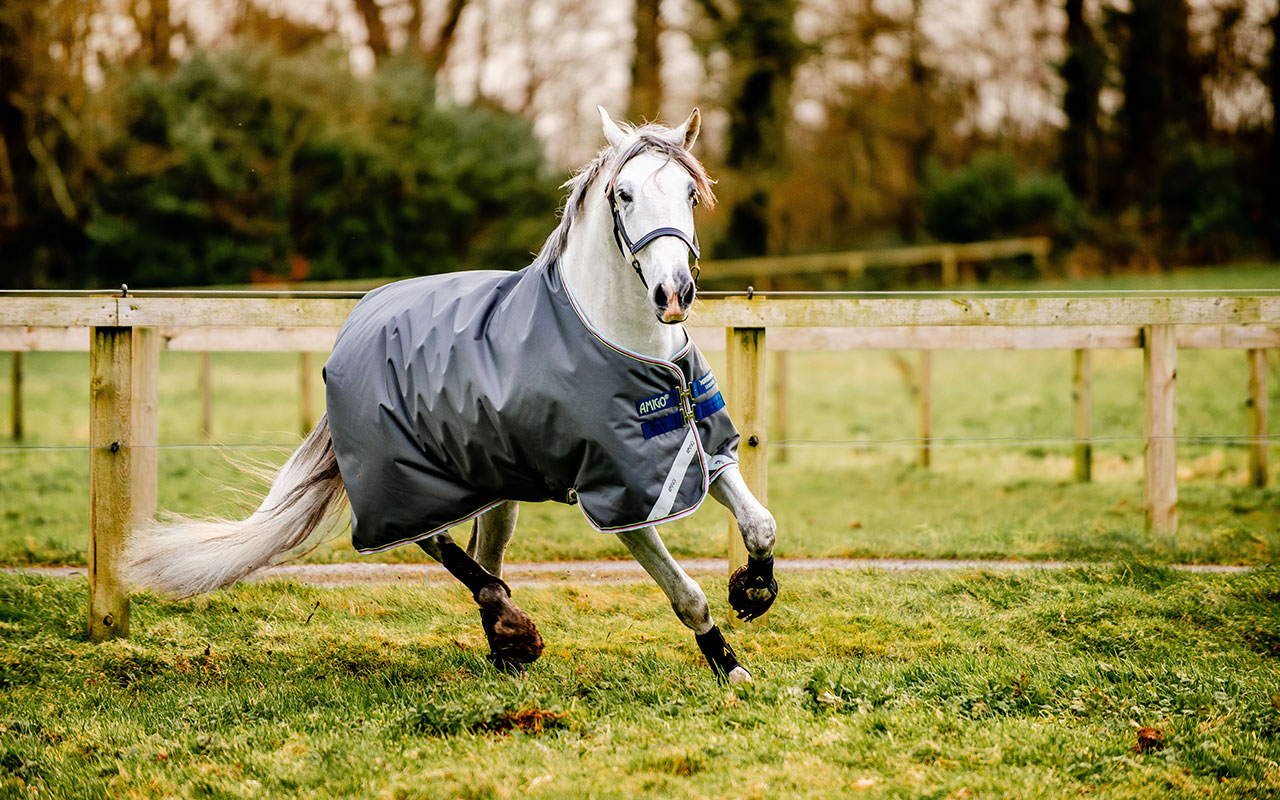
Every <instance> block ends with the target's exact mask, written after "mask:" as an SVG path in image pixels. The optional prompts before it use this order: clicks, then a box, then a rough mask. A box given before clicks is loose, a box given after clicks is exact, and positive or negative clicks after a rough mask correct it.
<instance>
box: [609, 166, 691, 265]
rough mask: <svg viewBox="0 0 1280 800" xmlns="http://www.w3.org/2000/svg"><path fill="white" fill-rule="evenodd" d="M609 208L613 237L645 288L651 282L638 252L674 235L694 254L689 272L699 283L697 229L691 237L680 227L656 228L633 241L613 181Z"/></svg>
mask: <svg viewBox="0 0 1280 800" xmlns="http://www.w3.org/2000/svg"><path fill="white" fill-rule="evenodd" d="M609 210H610V211H611V212H612V213H613V238H614V240H615V241H617V243H618V249H619V250H621V251H622V255H623V256H625V257H626V259H627V261H629V262H631V268H632V269H634V270H635V271H636V275H637V276H638V277H639V278H640V282H641V283H643V284H644V288H646V289H648V288H649V282H648V281H647V280H645V279H644V272H643V271H642V270H641V269H640V259H639V258H636V254H637V253H639V252H640V251H641V250H643V249H644V248H645V247H647V246H649V245H650V244H652V243H653V242H654V241H655V240H657V239H661V238H662V237H663V236H674V237H675V238H677V239H679V240H680V241H682V242H684V243H685V246H686V247H688V248H689V253H690V255H692V256H693V265H692V266H690V267H689V272H690V274H692V275H693V283H694V285H695V286H696V285H697V283H698V275H699V273H701V272H702V269H701V268H700V267H699V266H698V259H699V258H701V251H700V250H699V249H698V232H697V231H696V230H695V231H694V232H693V237H692V238H690V236H689V235H688V234H687V233H685V232H684V231H682V230H680V229H679V228H654V229H653V230H651V231H649V232H648V233H646V234H645V235H644V236H641V237H640V238H639V239H637V240H636V241H634V242H633V241H631V237H630V236H628V235H627V229H626V227H625V226H624V225H623V224H622V210H621V209H620V208H619V207H618V192H617V189H615V188H614V185H613V183H612V182H610V184H609Z"/></svg>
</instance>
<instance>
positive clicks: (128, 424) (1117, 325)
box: [0, 294, 1280, 639]
mask: <svg viewBox="0 0 1280 800" xmlns="http://www.w3.org/2000/svg"><path fill="white" fill-rule="evenodd" d="M355 302H356V299H355V298H346V297H341V298H338V297H312V298H307V297H296V296H264V295H254V296H239V297H227V296H217V295H215V294H210V295H202V296H183V297H170V296H158V295H151V296H147V295H144V296H128V297H118V296H108V295H101V296H86V295H75V296H66V297H56V296H47V295H26V296H24V295H14V296H0V350H13V351H26V350H32V349H65V350H72V349H85V348H87V349H88V350H89V353H90V388H91V399H90V448H91V455H90V486H91V493H90V506H91V512H90V538H91V545H90V573H91V576H90V582H91V603H90V612H91V613H90V621H89V629H90V633H91V635H92V636H93V638H95V639H104V638H109V637H112V636H122V635H126V634H127V632H128V594H127V590H126V587H125V584H124V581H123V576H122V575H121V572H120V564H119V553H120V548H121V546H122V544H123V542H124V537H125V536H126V535H127V532H128V531H129V530H130V529H131V528H132V527H133V526H135V525H137V524H140V523H141V522H143V521H145V520H147V519H149V518H150V517H151V516H152V515H153V514H154V512H155V487H156V465H155V460H154V454H155V451H154V448H152V447H146V445H154V444H155V441H156V440H155V420H156V400H155V397H156V395H155V386H156V375H157V373H158V363H159V361H158V358H157V354H158V353H159V351H160V349H162V348H163V347H167V348H168V349H174V350H178V349H187V350H198V351H209V350H216V349H231V350H280V349H283V350H298V351H304V352H305V351H322V350H326V349H328V347H329V346H331V345H332V341H333V334H334V331H335V330H336V328H337V326H338V325H340V324H341V322H342V320H343V319H344V318H345V317H346V315H347V313H348V312H349V311H350V310H351V308H352V307H353V306H354V304H355ZM694 313H695V316H694V320H695V322H696V324H697V325H698V326H700V327H702V328H707V327H711V328H718V329H721V330H724V331H727V334H721V337H722V338H720V341H721V342H723V345H722V346H723V347H724V348H725V349H726V350H727V351H728V352H727V354H726V360H727V363H728V365H729V369H728V370H727V374H726V376H725V377H726V380H727V381H728V384H729V385H728V387H727V388H728V394H729V404H730V407H731V409H732V413H733V414H734V417H735V420H736V421H737V423H738V425H739V427H740V429H741V430H742V431H743V447H742V449H741V453H740V457H741V464H742V471H743V475H744V477H745V478H746V479H747V481H748V484H749V485H751V486H752V488H753V489H754V490H755V491H756V492H757V493H758V494H760V495H761V496H762V497H763V496H764V494H765V489H766V480H767V475H766V471H765V453H766V448H767V444H768V442H767V437H766V431H765V427H764V424H763V420H764V418H765V409H766V406H767V398H766V381H765V375H764V373H765V363H766V358H765V355H766V332H767V341H768V346H769V347H771V348H774V349H776V350H780V351H786V350H792V349H827V348H840V349H845V348H849V349H853V348H870V349H877V348H885V349H917V350H921V351H923V352H928V351H930V350H934V349H954V348H983V347H992V348H996V349H999V348H1003V349H1060V348H1065V349H1071V350H1077V351H1082V352H1083V351H1088V350H1090V349H1095V348H1098V347H1142V348H1143V350H1144V354H1145V355H1144V365H1145V368H1144V375H1145V380H1144V385H1145V387H1146V402H1145V408H1146V423H1145V426H1144V430H1145V433H1146V435H1147V437H1148V440H1147V446H1146V452H1145V458H1144V463H1145V475H1146V482H1147V490H1146V506H1147V507H1146V518H1147V522H1148V525H1149V526H1150V527H1151V528H1152V529H1153V530H1155V531H1157V532H1160V533H1165V534H1168V535H1173V534H1174V533H1175V532H1176V523H1177V506H1176V501H1177V484H1176V448H1175V446H1174V439H1173V438H1172V435H1173V433H1174V431H1175V430H1176V427H1175V426H1176V419H1175V417H1174V413H1173V409H1174V407H1175V387H1176V363H1177V350H1178V348H1179V347H1180V346H1189V347H1228V348H1239V349H1245V350H1247V351H1249V352H1250V354H1251V355H1250V359H1251V360H1250V364H1251V365H1252V372H1251V381H1250V396H1251V398H1252V402H1253V411H1252V412H1251V418H1250V419H1251V431H1257V433H1254V435H1255V436H1259V437H1261V436H1265V431H1266V407H1265V400H1266V388H1265V387H1266V380H1265V357H1264V356H1263V355H1259V354H1261V353H1263V351H1265V350H1266V349H1268V348H1274V347H1277V346H1278V345H1280V297H1273V296H1245V297H1239V296H1237V297H1191V296H1180V297H1153V296H1126V297H1102V296H1089V297H944V298H939V297H918V298H917V297H872V298H867V297H856V298H855V297H846V296H839V297H832V296H825V297H824V296H817V297H806V298H801V297H773V298H770V297H766V296H763V295H759V296H755V297H752V298H745V297H727V298H722V299H705V300H700V301H699V303H698V305H697V307H696V308H695V312H694ZM242 328H252V329H254V330H252V331H248V332H245V331H243V330H237V329H242ZM770 329H772V330H770ZM800 329H803V330H800ZM836 329H838V330H836ZM695 336H696V337H697V338H698V339H699V340H700V341H704V342H705V344H706V345H707V346H708V347H707V349H717V346H716V345H714V344H713V342H712V341H709V340H707V339H706V334H705V333H701V332H696V331H695ZM1085 356H1086V357H1082V356H1077V359H1078V361H1077V377H1076V380H1075V381H1074V383H1075V384H1077V389H1076V394H1077V396H1079V397H1087V395H1088V392H1087V391H1083V390H1081V388H1082V386H1083V385H1085V384H1087V381H1088V361H1087V352H1086V353H1085ZM921 363H922V364H924V365H927V358H923V357H922V362H921ZM1084 388H1087V386H1086V387H1084ZM305 413H307V412H306V411H305V410H304V414H305ZM926 420H927V414H925V413H924V412H922V421H926ZM1086 423H1087V420H1077V423H1076V430H1077V432H1080V431H1081V430H1083V431H1084V433H1085V435H1084V437H1082V438H1086V439H1087V438H1088V435H1089V433H1088V428H1087V424H1086ZM1256 441H1257V442H1258V443H1259V444H1261V439H1258V440H1256ZM136 445H143V446H142V447H135V446H136ZM142 453H150V457H149V458H148V457H145V456H143V455H142ZM1261 464H1262V465H1263V466H1262V467H1261V469H1260V471H1261V473H1262V474H1265V451H1262V456H1261ZM730 541H731V543H734V545H737V544H739V540H738V539H737V537H736V536H733V535H731V536H730ZM744 558H745V554H744V553H742V552H741V550H740V549H739V550H735V551H731V559H730V560H731V564H730V567H731V568H733V566H734V565H736V564H737V563H741V562H742V561H743V560H744Z"/></svg>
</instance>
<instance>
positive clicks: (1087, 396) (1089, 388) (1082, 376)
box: [1071, 350, 1093, 482]
mask: <svg viewBox="0 0 1280 800" xmlns="http://www.w3.org/2000/svg"><path fill="white" fill-rule="evenodd" d="M1072 355H1073V357H1074V358H1073V362H1074V364H1073V366H1074V368H1073V369H1072V371H1071V419H1072V438H1073V439H1075V444H1074V446H1073V447H1072V450H1073V451H1074V453H1075V460H1076V480H1077V481H1082V482H1088V481H1090V480H1092V479H1093V442H1092V441H1091V440H1092V439H1093V360H1092V357H1091V354H1090V353H1089V351H1088V350H1075V351H1073V353H1072Z"/></svg>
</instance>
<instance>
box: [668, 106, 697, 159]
mask: <svg viewBox="0 0 1280 800" xmlns="http://www.w3.org/2000/svg"><path fill="white" fill-rule="evenodd" d="M701 128H702V114H700V113H698V109H696V108H695V109H694V110H693V111H692V112H691V113H690V114H689V118H688V119H686V120H685V121H684V124H683V125H681V126H680V127H679V128H676V129H675V130H674V131H672V133H674V134H675V135H676V138H677V139H681V140H683V141H684V149H685V150H688V149H690V148H691V147H693V143H694V142H695V141H697V139H698V131H699V130H700V129H701Z"/></svg>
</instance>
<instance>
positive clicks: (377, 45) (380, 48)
mask: <svg viewBox="0 0 1280 800" xmlns="http://www.w3.org/2000/svg"><path fill="white" fill-rule="evenodd" d="M355 4H356V11H358V12H360V16H361V18H362V19H364V27H365V30H366V31H367V32H368V40H367V41H366V44H368V45H369V49H370V50H372V51H373V56H374V58H375V59H377V60H381V59H382V58H383V57H385V56H386V55H387V54H388V53H390V52H391V48H390V45H389V44H388V43H387V26H386V24H385V23H383V21H382V14H381V9H379V8H378V3H377V0H355Z"/></svg>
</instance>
